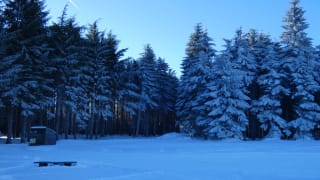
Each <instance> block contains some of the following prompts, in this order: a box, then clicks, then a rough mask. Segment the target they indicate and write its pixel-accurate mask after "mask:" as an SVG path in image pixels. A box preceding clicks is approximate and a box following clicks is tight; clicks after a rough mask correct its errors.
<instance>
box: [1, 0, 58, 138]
mask: <svg viewBox="0 0 320 180" xmlns="http://www.w3.org/2000/svg"><path fill="white" fill-rule="evenodd" d="M47 15H48V13H47V12H45V11H44V5H43V2H42V1H39V0H11V1H6V2H5V8H4V12H3V17H4V25H5V33H6V36H8V38H7V39H6V42H5V50H4V53H5V57H4V59H3V61H2V66H1V67H2V68H3V69H4V72H3V73H4V74H6V77H7V80H8V81H7V82H6V85H5V86H4V88H3V89H2V93H1V94H2V96H3V98H4V99H5V105H6V107H7V108H8V112H9V114H10V115H8V139H7V143H11V138H12V124H13V118H14V117H13V113H14V112H18V113H19V114H20V117H19V118H20V119H21V123H22V128H21V133H20V134H21V141H22V142H24V140H25V136H26V135H25V133H26V131H25V130H26V125H27V124H26V123H27V122H28V119H30V118H34V116H35V112H36V111H38V110H40V109H43V108H44V107H46V106H48V104H50V103H52V102H53V101H52V100H51V99H52V98H50V96H51V97H52V94H51V92H53V91H52V89H51V88H50V87H49V86H48V82H49V81H48V80H46V79H44V78H43V77H45V74H44V73H48V72H46V71H45V72H44V69H45V68H44V67H45V66H46V64H47V63H48V62H46V61H47V59H48V58H47V55H48V48H47V46H46V35H47V29H46V22H47Z"/></svg>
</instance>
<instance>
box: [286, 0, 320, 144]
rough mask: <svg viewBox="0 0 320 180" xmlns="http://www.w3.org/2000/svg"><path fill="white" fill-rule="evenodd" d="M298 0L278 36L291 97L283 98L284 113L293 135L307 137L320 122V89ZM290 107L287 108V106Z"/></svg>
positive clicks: (306, 25) (292, 4)
mask: <svg viewBox="0 0 320 180" xmlns="http://www.w3.org/2000/svg"><path fill="white" fill-rule="evenodd" d="M298 4H299V0H292V1H291V8H290V10H289V11H288V12H287V15H286V17H285V18H284V22H285V25H284V26H283V28H284V30H285V32H283V34H282V36H281V39H282V44H283V52H282V61H283V62H282V63H283V69H282V71H285V73H286V79H285V80H283V81H282V82H283V83H284V82H286V83H287V87H288V88H289V89H290V96H289V97H287V100H286V99H284V100H283V102H282V103H283V106H287V105H288V104H292V106H291V107H290V106H289V107H285V109H284V110H283V116H284V118H285V119H286V120H287V121H288V123H289V126H290V127H291V128H292V132H293V133H294V136H295V137H296V138H299V137H304V136H308V135H310V133H311V130H313V129H314V127H315V124H316V122H318V121H320V114H319V113H320V107H319V104H317V103H316V102H315V96H314V95H315V94H316V93H317V92H318V91H319V90H320V85H319V82H317V81H315V79H317V76H318V75H317V74H318V73H319V72H316V71H315V67H318V62H317V61H316V57H315V55H314V54H315V51H314V48H313V47H312V44H311V39H310V38H309V37H308V36H307V33H306V32H305V30H306V29H307V28H308V24H307V23H306V22H305V18H304V12H305V11H304V10H303V9H302V8H301V7H300V6H299V5H298ZM288 108H290V109H288Z"/></svg>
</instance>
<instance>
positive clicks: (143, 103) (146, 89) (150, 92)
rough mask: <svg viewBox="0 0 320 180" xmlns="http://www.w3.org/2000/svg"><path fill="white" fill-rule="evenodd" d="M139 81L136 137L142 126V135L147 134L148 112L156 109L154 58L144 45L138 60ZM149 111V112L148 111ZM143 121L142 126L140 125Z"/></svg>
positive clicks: (150, 50) (148, 46) (156, 92)
mask: <svg viewBox="0 0 320 180" xmlns="http://www.w3.org/2000/svg"><path fill="white" fill-rule="evenodd" d="M139 81H140V98H139V99H140V100H139V112H138V119H137V126H136V135H138V133H140V126H141V125H143V129H144V134H145V135H148V134H149V126H150V122H151V119H152V118H153V117H151V114H150V111H151V110H153V109H155V108H156V107H158V103H157V101H156V99H157V97H158V96H159V91H158V89H157V85H156V84H157V77H156V56H155V54H154V52H153V49H152V48H151V46H150V45H146V46H145V48H144V52H143V53H142V54H141V58H140V59H139ZM148 110H149V111H148ZM142 120H143V124H141V122H142Z"/></svg>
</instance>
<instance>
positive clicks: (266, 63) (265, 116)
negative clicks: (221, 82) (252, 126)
mask: <svg viewBox="0 0 320 180" xmlns="http://www.w3.org/2000/svg"><path fill="white" fill-rule="evenodd" d="M254 48H255V49H253V50H254V51H255V54H256V58H257V61H258V62H259V64H260V74H259V76H258V79H257V81H258V85H259V87H260V91H261V93H260V94H261V95H260V96H259V99H256V100H255V101H254V102H253V104H252V106H253V107H252V112H253V113H255V114H257V118H258V119H259V122H260V123H261V128H262V129H263V130H264V131H265V132H266V136H267V137H273V138H281V137H285V136H288V135H290V131H288V126H287V123H286V121H285V119H283V118H282V107H281V98H282V97H283V96H285V95H287V94H288V90H287V89H286V88H285V87H283V85H282V83H281V80H282V79H283V78H284V77H285V74H283V72H281V71H280V70H279V69H280V68H281V66H280V65H281V60H280V58H279V57H280V56H279V53H280V47H279V44H278V43H274V42H272V41H271V40H270V38H269V37H268V36H266V35H263V34H260V35H258V36H257V43H256V45H255V47H254Z"/></svg>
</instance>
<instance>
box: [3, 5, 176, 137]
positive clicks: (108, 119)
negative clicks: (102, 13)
mask: <svg viewBox="0 0 320 180" xmlns="http://www.w3.org/2000/svg"><path fill="white" fill-rule="evenodd" d="M0 19H1V20H0V33H1V34H0V43H1V44H0V92H1V97H0V98H1V101H0V102H1V104H0V114H1V116H0V127H1V129H0V131H1V132H2V133H3V134H5V135H7V143H11V140H12V138H13V137H21V142H25V141H26V139H27V138H28V133H29V128H30V127H31V126H35V125H37V126H38V125H44V126H48V127H50V128H52V129H54V130H55V131H56V132H57V133H58V134H59V135H60V136H63V137H64V138H68V136H69V135H71V136H72V137H74V138H75V137H76V135H77V134H79V133H81V134H85V135H86V137H87V138H90V139H92V138H97V137H100V136H104V135H107V134H130V135H146V136H148V135H158V134H163V133H166V132H171V131H174V130H175V118H176V117H175V110H174V109H175V108H174V107H175V102H176V94H177V93H176V87H177V85H178V79H177V78H176V75H175V72H174V71H173V70H171V69H170V68H169V66H168V64H167V63H166V62H165V60H164V59H162V58H158V57H156V55H155V53H154V52H153V49H152V47H151V46H150V45H146V46H145V48H144V49H143V50H142V53H141V56H140V57H139V58H138V59H132V58H124V53H125V52H126V49H119V48H118V45H119V40H117V38H116V36H115V35H114V34H113V33H112V32H111V31H110V32H108V33H105V32H103V31H100V30H99V29H98V26H97V22H93V23H92V24H91V25H89V26H88V27H83V26H79V25H78V24H77V22H76V20H75V19H74V18H72V17H68V15H67V7H66V8H65V9H64V10H63V13H62V15H61V16H60V17H59V19H58V21H57V22H54V23H52V24H51V25H48V12H46V11H45V10H44V1H41V0H6V1H4V2H2V4H1V15H0Z"/></svg>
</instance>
